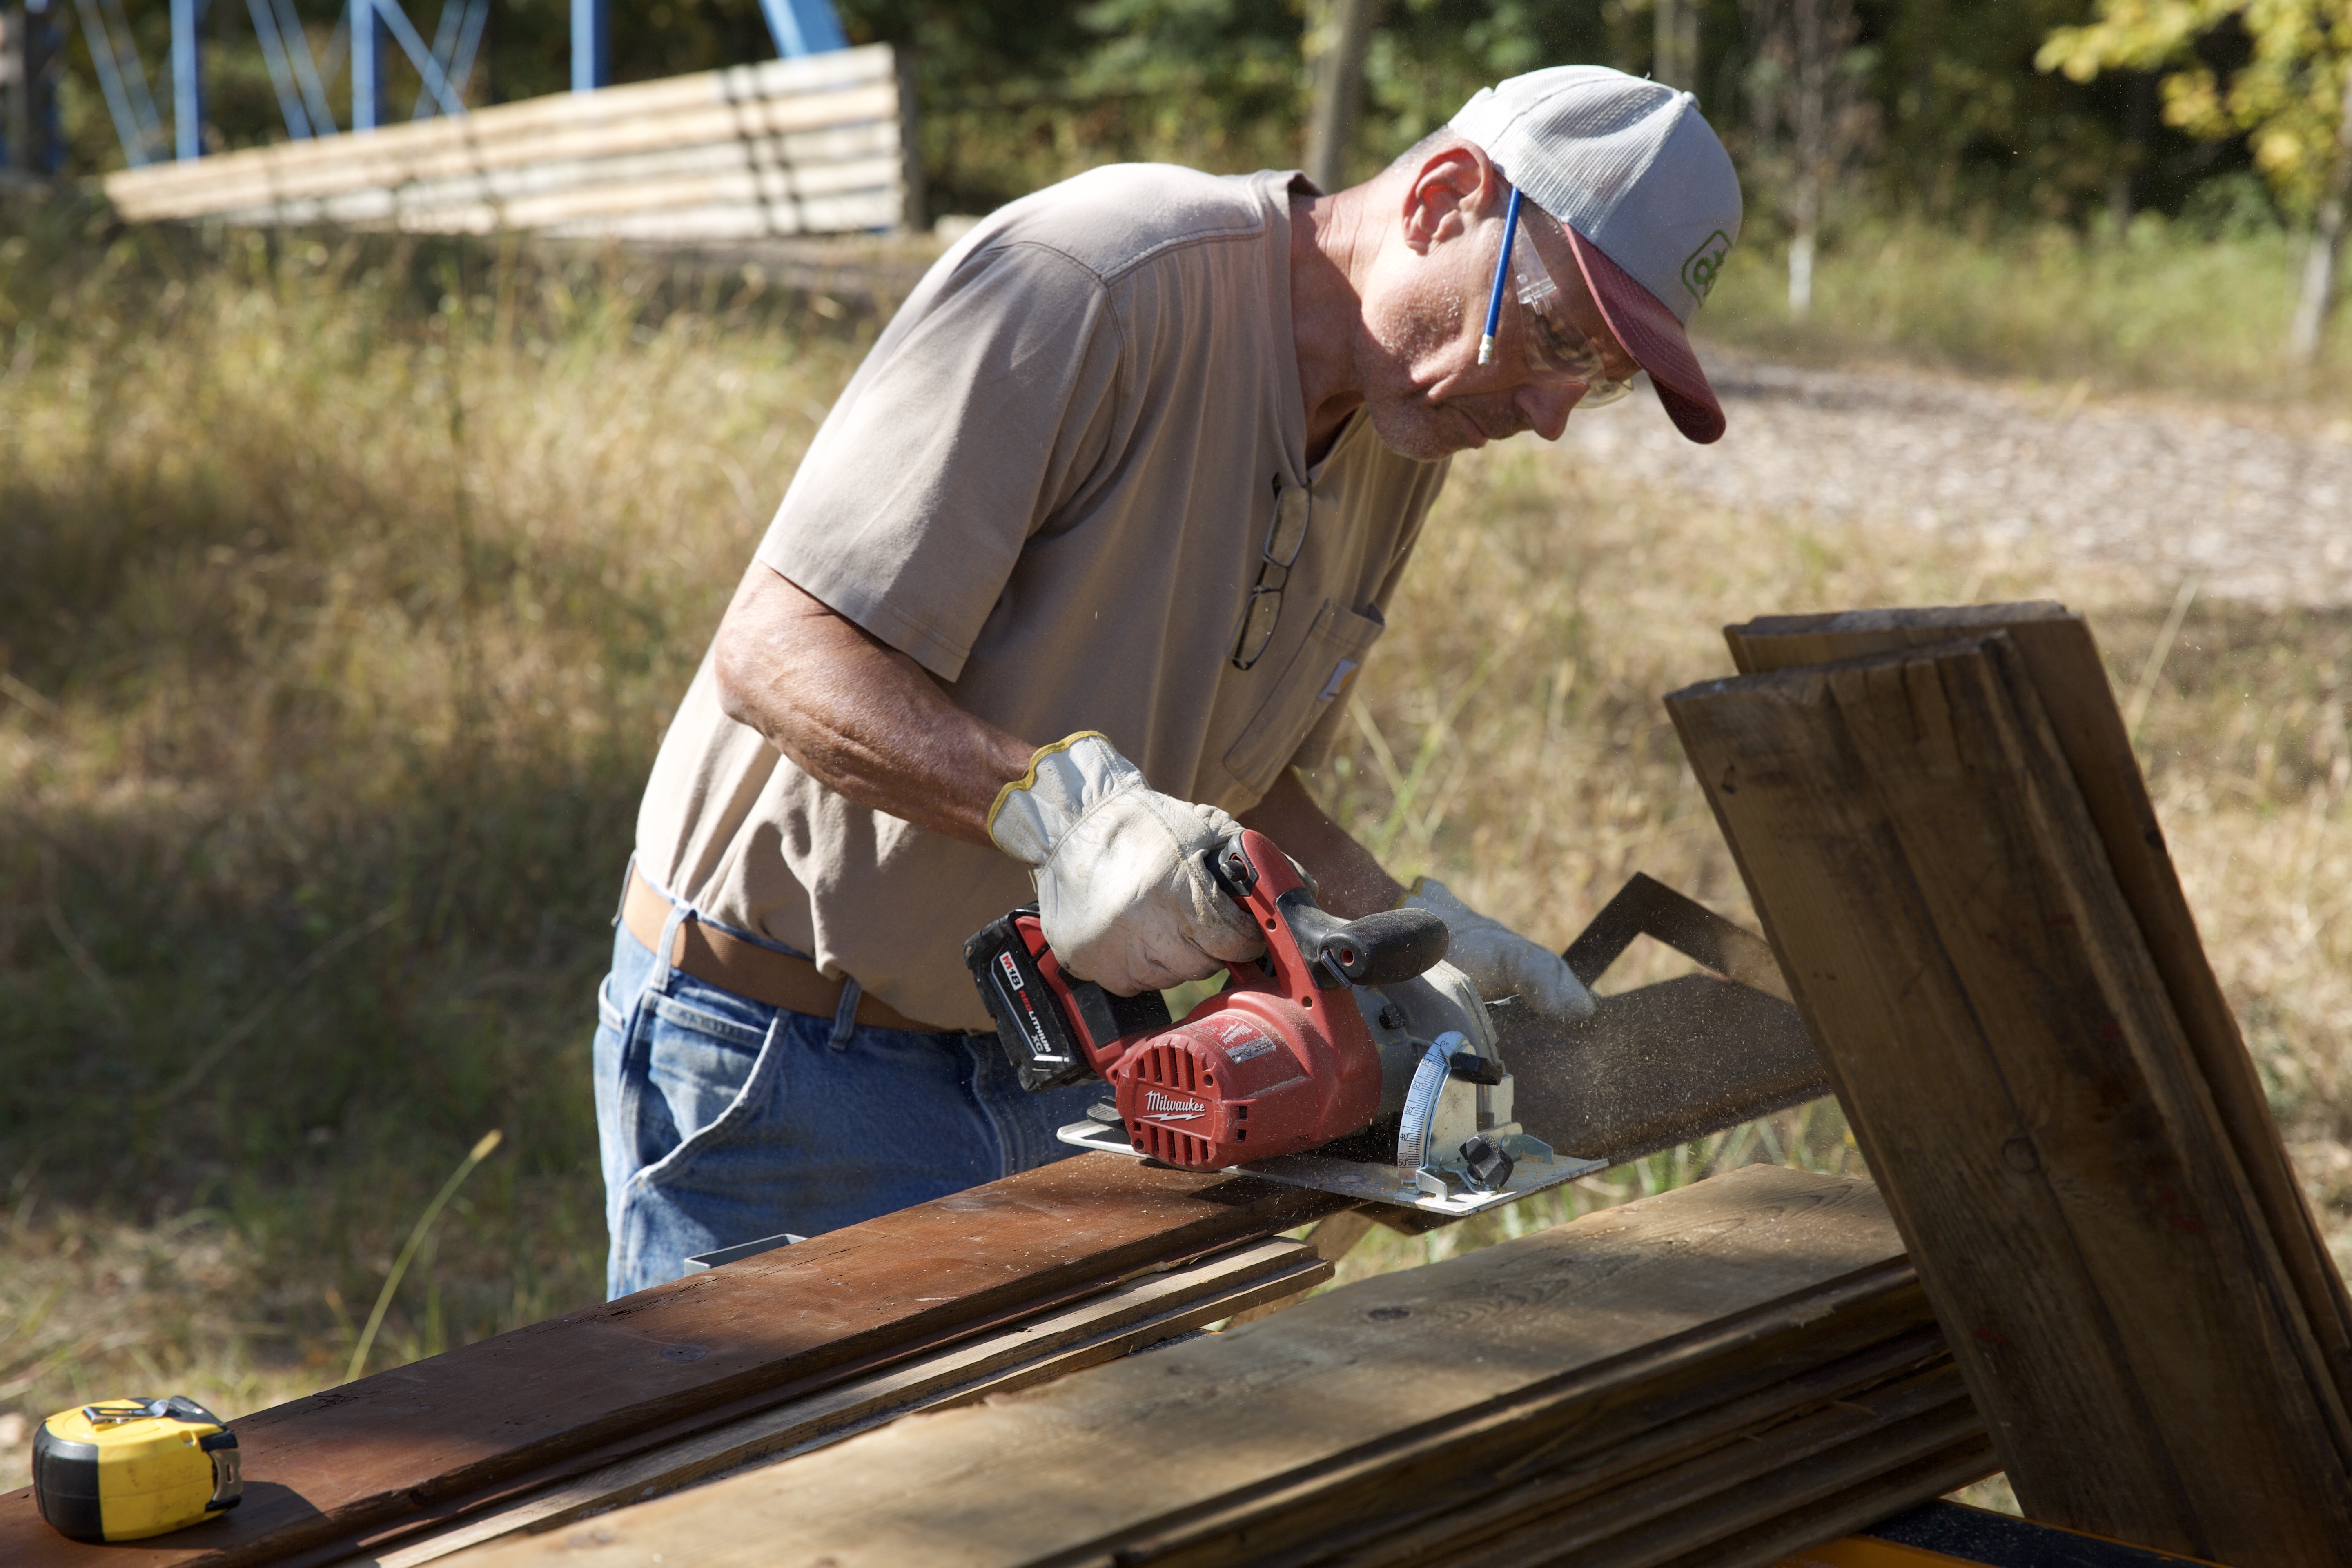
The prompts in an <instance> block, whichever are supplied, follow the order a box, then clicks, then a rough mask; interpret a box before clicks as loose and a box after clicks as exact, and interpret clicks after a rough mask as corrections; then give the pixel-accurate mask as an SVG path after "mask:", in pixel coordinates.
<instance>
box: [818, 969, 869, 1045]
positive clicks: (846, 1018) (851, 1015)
mask: <svg viewBox="0 0 2352 1568" xmlns="http://www.w3.org/2000/svg"><path fill="white" fill-rule="evenodd" d="M865 995H866V987H864V986H863V985H860V984H857V976H856V975H854V974H845V975H843V976H842V977H841V1002H840V1004H839V1005H837V1006H835V1008H834V1010H833V1037H832V1038H831V1039H828V1040H827V1041H825V1044H826V1045H828V1046H831V1047H833V1048H834V1049H835V1050H836V1051H845V1050H847V1049H848V1048H849V1037H850V1036H852V1035H854V1034H856V1032H857V1004H858V1003H859V1002H860V1001H861V1000H863V999H864V997H865Z"/></svg>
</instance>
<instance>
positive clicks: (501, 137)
mask: <svg viewBox="0 0 2352 1568" xmlns="http://www.w3.org/2000/svg"><path fill="white" fill-rule="evenodd" d="M910 102H911V100H910V99H909V98H908V96H907V95H906V94H905V93H904V92H903V91H902V89H901V83H900V81H899V78H898V68H897V64H896V60H895V57H894V56H893V54H892V52H891V50H890V48H889V47H888V46H887V45H881V44H877V45H873V46H870V47H866V48H857V49H844V50H839V51H836V52H834V53H830V54H822V55H809V56H805V57H803V58H798V59H782V60H771V61H769V62H767V63H766V64H764V65H758V66H746V67H741V68H735V69H730V70H719V71H705V72H701V73H698V74H697V75H693V76H681V77H670V78H667V79H663V80H660V81H649V82H639V83H635V84H634V85H630V86H626V87H613V88H604V89H600V90H598V91H595V92H587V93H559V94H555V95H553V96H551V97H547V98H537V99H530V100H526V101H523V102H520V103H508V104H499V105H496V106H494V107H491V108H488V109H481V110H475V111H474V112H472V113H470V114H465V115H459V116H454V117H450V118H446V119H438V118H436V119H433V120H425V121H415V122H413V123H410V124H405V125H394V126H387V127H384V128H383V129H381V130H377V131H370V132H356V133H353V134H351V135H346V136H328V137H321V138H319V139H316V140H313V141H308V142H286V143H282V144H279V145H277V146H270V147H256V148H250V149H247V150H246V151H243V152H237V153H222V154H219V155H217V156H215V157H209V158H203V159H199V160H196V161H194V162H190V163H159V164H151V165H149V166H147V167H145V168H140V169H129V170H125V171H123V172H122V173H121V174H111V175H110V176H108V178H107V181H106V194H107V197H108V199H109V200H110V201H111V202H113V204H114V205H115V208H116V210H117V211H119V212H120V213H121V215H122V216H124V217H126V218H129V219H131V220H132V221H134V222H143V221H150V220H153V219H158V218H195V217H211V218H218V219H221V220H223V221H226V222H229V223H239V224H257V225H281V224H313V223H331V224H340V225H347V226H355V227H362V228H391V229H401V230H405V231H409V232H415V233H440V234H455V233H466V234H480V233H487V232H488V231H491V230H494V229H535V230H539V231H541V232H543V233H546V234H551V235H559V236H562V235H572V236H592V235H595V236H603V235H608V236H614V237H624V238H632V239H644V240H687V239H694V240H709V239H750V238H760V237H770V236H780V235H797V234H838V233H847V232H851V231H855V230H861V229H881V228H892V227H897V226H902V225H911V224H919V222H920V215H919V213H918V212H917V211H916V210H915V209H916V208H917V207H919V205H920V203H919V189H918V185H917V184H916V182H915V181H913V180H912V179H911V178H910V168H911V165H910V164H909V163H908V158H909V156H910V154H911V150H912V148H913V145H914V142H913V138H912V136H911V135H909V134H908V123H907V121H908V109H909V104H910Z"/></svg>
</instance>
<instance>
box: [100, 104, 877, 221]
mask: <svg viewBox="0 0 2352 1568" xmlns="http://www.w3.org/2000/svg"><path fill="white" fill-rule="evenodd" d="M898 152H899V146H898V128H897V127H896V126H895V125H892V124H888V123H881V124H870V125H855V126H845V127H838V128H835V129H831V130H827V131H823V132H812V133H809V134H806V135H800V136H790V137H780V138H774V139H772V140H766V139H763V140H752V141H745V140H742V139H740V138H729V139H726V140H724V141H717V142H693V143H691V144H688V145H682V146H677V147H667V148H657V149H655V150H652V151H644V152H635V153H613V154H609V155H607V154H599V155H596V156H593V157H579V158H550V159H544V160H541V161H537V162H532V163H520V164H515V165H511V166H506V165H500V166H494V167H486V168H475V169H468V170H467V171H466V172H465V173H464V174H459V175H456V176H453V177H451V178H448V179H436V180H417V181H410V182H402V183H384V184H377V185H373V186H370V187H368V188H369V189H370V190H373V191H382V192H387V193H389V194H390V195H389V199H390V200H391V201H392V203H393V204H394V205H396V206H412V205H413V206H437V205H448V204H452V203H485V202H502V201H516V200H521V199H524V198H529V197H536V196H544V195H552V194H556V193H560V192H569V191H576V190H579V189H582V188H583V187H593V186H597V185H609V184H626V183H629V182H633V181H645V180H653V179H663V178H671V177H676V176H681V175H685V176H699V175H710V174H746V175H753V176H756V177H758V178H760V179H761V180H763V181H766V182H768V183H770V184H777V183H779V182H782V183H786V184H789V185H790V186H792V187H793V188H796V189H800V190H804V191H809V192H816V191H826V192H833V191H843V190H857V189H862V188H869V187H871V188H880V187H891V188H895V187H896V185H897V184H898V174H897V172H896V171H895V170H894V169H891V168H888V167H887V163H888V161H889V160H892V159H894V158H896V157H897V156H898ZM877 165H885V166H882V167H877ZM347 184H348V182H347V181H345V180H342V179H334V180H327V181H320V182H319V183H318V186H317V190H316V192H315V193H313V192H306V191H303V190H301V189H299V188H296V187H293V186H291V185H290V184H285V183H278V184H272V183H270V182H269V181H268V180H264V179H254V180H248V181H243V182H239V183H231V182H226V181H224V182H221V183H220V184H213V185H207V186H205V188H204V190H203V192H202V195H204V197H205V201H206V202H207V204H209V205H215V206H217V207H218V208H219V209H220V210H222V211H223V212H236V211H243V210H247V208H248V207H252V208H276V209H280V210H283V211H285V212H286V213H288V214H289V216H306V217H320V218H332V217H335V216H339V209H338V208H337V206H336V205H335V204H337V203H339V202H343V201H348V200H349V199H351V197H352V195H353V194H354V193H353V192H352V191H351V190H349V189H346V188H345V187H346V185H347ZM780 188H781V187H780ZM141 216H152V214H150V213H142V215H141Z"/></svg>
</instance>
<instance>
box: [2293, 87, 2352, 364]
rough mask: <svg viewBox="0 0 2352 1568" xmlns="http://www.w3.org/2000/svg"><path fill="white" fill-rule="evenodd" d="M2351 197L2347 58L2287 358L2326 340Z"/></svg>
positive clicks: (2302, 356)
mask: <svg viewBox="0 0 2352 1568" xmlns="http://www.w3.org/2000/svg"><path fill="white" fill-rule="evenodd" d="M2347 202H2352V62H2347V65H2346V66H2345V68H2344V94H2343V97H2342V98H2341V99H2340V100H2338V101H2337V104H2336V164H2335V167H2334V168H2332V169H2331V170H2329V171H2328V175H2327V190H2326V194H2325V195H2322V196H2321V197H2320V199H2319V212H2318V214H2317V216H2316V220H2315V222H2314V223H2313V225H2312V227H2311V250H2310V252H2309V254H2308V255H2306V256H2305V258H2304V264H2303V298H2302V299H2301V300H2298V301H2297V302H2296V304H2295V308H2294V325H2293V326H2291V327H2289V328H2288V329H2287V337H2286V353H2287V358H2288V359H2289V360H2290V361H2292V362H2293V363H2295V364H2298V365H2308V364H2311V363H2315V361H2317V359H2318V358H2319V348H2320V344H2321V343H2323V342H2326V337H2327V319H2328V317H2329V316H2330V315H2332V314H2333V313H2334V312H2335V309H2336V265H2337V263H2338V262H2339V261H2340V260H2341V258H2342V257H2343V254H2344V221H2345V212H2344V209H2345V206H2346V204H2347Z"/></svg>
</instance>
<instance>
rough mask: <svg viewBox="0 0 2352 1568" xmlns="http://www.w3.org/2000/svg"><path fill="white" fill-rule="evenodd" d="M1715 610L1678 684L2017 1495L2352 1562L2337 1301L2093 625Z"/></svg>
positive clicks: (1694, 748)
mask: <svg viewBox="0 0 2352 1568" xmlns="http://www.w3.org/2000/svg"><path fill="white" fill-rule="evenodd" d="M1730 637H1731V642H1732V647H1733V649H1734V652H1735V655H1736V656H1737V657H1738V660H1739V662H1740V665H1741V667H1742V668H1744V669H1747V670H1750V671H1754V672H1758V673H1751V674H1749V675H1747V676H1744V677H1741V678H1738V679H1729V680H1721V681H1714V682H1709V683H1706V684H1705V685H1701V686H1696V687H1692V688H1689V689H1685V690H1684V691H1680V692H1677V693H1675V694H1674V695H1673V696H1671V697H1669V698H1668V699H1667V707H1668V709H1669V710H1670V711H1671V712H1672V714H1673V716H1674V719H1675V724H1676V727H1677V728H1678V730H1679V731H1681V733H1682V737H1683V741H1684V745H1685V750H1686V752H1687V753H1688V754H1689V756H1690V758H1691V762H1692V765H1693V767H1694V768H1695V769H1696V773H1697V774H1698V777H1699V778H1700V780H1701V781H1702V783H1703V784H1704V785H1705V787H1706V790H1707V793H1708V796H1709V799H1710V800H1711V801H1712V802H1713V804H1714V806H1715V809H1716V812H1717V816H1718V818H1719V819H1720V820H1721V822H1722V824H1723V826H1724V830H1725V833H1726V836H1727V837H1728V838H1729V840H1730V842H1731V846H1732V848H1733V852H1734V855H1735V857H1736V858H1738V862H1739V865H1740V869H1741V873H1742V875H1743V876H1744V877H1745V878H1746V879H1747V882H1748V889H1749V891H1750V893H1751V894H1752V895H1753V897H1754V899H1755V901H1756V905H1757V909H1758V911H1759V915H1760V916H1761V917H1762V920H1763V922H1764V925H1765V929H1766V931H1767V933H1768V934H1769V936H1770V938H1771V939H1772V942H1773V943H1774V946H1775V948H1776V949H1777V950H1778V952H1779V953H1780V960H1781V964H1782V967H1783V969H1784V970H1785V971H1786V972H1787V975H1788V978H1789V981H1790V985H1791V988H1792V990H1793V992H1794V994H1795V997H1796V1000H1797V1003H1798V1005H1799V1006H1800V1008H1801V1010H1802V1012H1803V1014H1804V1016H1805V1019H1806V1022H1807V1024H1808V1026H1809V1028H1810V1032H1811V1035H1812V1037H1813V1038H1814V1039H1815V1041H1816V1042H1817V1043H1818V1045H1819V1046H1820V1048H1821V1050H1822V1056H1823V1058H1824V1059H1825V1061H1826V1064H1827V1066H1828V1068H1829V1070H1830V1073H1831V1076H1832V1079H1834V1080H1835V1082H1836V1084H1837V1086H1838V1091H1839V1094H1840V1097H1841V1099H1842V1100H1843V1102H1844V1105H1845V1108H1846V1111H1847V1114H1848V1116H1849V1117H1850V1118H1851V1120H1852V1121H1853V1127H1854V1131H1855V1135H1856V1137H1857V1139H1858V1140H1859V1141H1860V1142H1861V1144H1862V1148H1863V1152H1864V1155H1865V1156H1866V1157H1867V1158H1868V1160H1869V1161H1870V1163H1871V1168H1872V1171H1873V1172H1874V1174H1875V1175H1877V1177H1878V1178H1879V1180H1880V1181H1881V1182H1882V1183H1883V1184H1885V1190H1886V1194H1887V1203H1888V1205H1889V1207H1890V1208H1891V1209H1892V1210H1893V1212H1894V1215H1895V1220H1896V1222H1897V1223H1898V1224H1899V1225H1900V1226H1901V1227H1902V1230H1903V1234H1904V1236H1905V1237H1906V1240H1907V1241H1908V1242H1909V1243H1910V1247H1911V1253H1912V1257H1913V1258H1914V1260H1915V1262H1916V1264H1917V1267H1918V1268H1919V1272H1920V1276H1921V1278H1922V1279H1923V1281H1924V1283H1925V1284H1926V1287H1927V1292H1928V1294H1929V1296H1930V1297H1931V1298H1932V1299H1933V1300H1934V1301H1935V1303H1936V1307H1937V1315H1938V1316H1939V1318H1940V1319H1941V1320H1942V1321H1943V1322H1944V1324H1945V1325H1946V1327H1947V1330H1948V1333H1949V1334H1950V1337H1951V1341H1952V1344H1953V1349H1954V1352H1955V1353H1956V1355H1957V1357H1958V1362H1959V1365H1960V1368H1961V1371H1962V1372H1963V1373H1964V1374H1965V1375H1966V1377H1967V1380H1968V1384H1969V1389H1970V1391H1971V1392H1972V1393H1973V1394H1974V1395H1975V1398H1976V1401H1977V1405H1978V1406H1979V1408H1980V1409H1981V1410H1982V1411H1983V1412H1984V1413H1985V1415H1986V1419H1987V1422H1988V1425H1989V1426H1990V1430H1991V1432H1992V1434H1993V1436H1994V1439H1995V1441H1996V1443H1997V1445H1998V1447H2000V1452H2001V1458H2002V1459H2003V1461H2004V1465H2005V1468H2007V1469H2008V1471H2009V1474H2010V1478H2011V1481H2012V1483H2013V1484H2014V1485H2015V1487H2016V1489H2017V1492H2018V1497H2019V1500H2020V1501H2021V1503H2022V1504H2023V1505H2024V1507H2025V1509H2026V1511H2027V1512H2028V1513H2029V1514H2031V1515H2032V1516H2034V1517H2037V1518H2041V1519H2045V1520H2048V1521H2051V1522H2053V1523H2056V1524H2061V1525H2066V1526H2071V1527H2074V1528H2077V1529H2082V1530H2087V1531H2095V1532H2097V1533H2100V1534H2105V1535H2111V1536H2116V1537H2118V1538H2121V1539H2124V1540H2128V1541H2135V1542H2142V1543H2145V1544H2147V1545H2150V1546H2155V1547H2159V1548H2163V1549H2166V1550H2170V1551H2176V1552H2186V1553H2189V1554H2192V1555H2195V1556H2199V1557H2204V1558H2210V1559H2218V1560H2220V1561H2222V1562H2230V1563H2265V1564H2273V1563H2275V1564H2289V1563H2333V1562H2337V1561H2340V1560H2341V1556H2342V1552H2343V1549H2344V1543H2345V1542H2347V1540H2352V1482H2347V1457H2352V1441H2347V1420H2346V1408H2347V1399H2346V1377H2345V1373H2346V1365H2347V1363H2346V1358H2345V1346H2346V1344H2347V1323H2352V1317H2347V1312H2346V1310H2345V1307H2344V1295H2343V1290H2342V1286H2341V1284H2340V1281H2338V1279H2336V1274H2335V1271H2334V1269H2333V1268H2332V1267H2330V1265H2329V1263H2328V1260H2327V1258H2326V1253H2325V1251H2324V1250H2323V1249H2322V1248H2321V1247H2320V1246H2319V1241H2318V1234H2317V1229H2316V1226H2315V1224H2314V1223H2313V1221H2312V1218H2311V1215H2309V1213H2308V1211H2307V1209H2306V1208H2305V1205H2304V1203H2303V1200H2302V1197H2301V1195H2300V1194H2299V1192H2298V1191H2297V1190H2296V1188H2295V1186H2294V1181H2293V1178H2292V1173H2291V1172H2290V1171H2289V1169H2288V1166H2287V1163H2286V1157H2285V1152H2284V1149H2283V1147H2282V1146H2281V1144H2280V1142H2279V1137H2278V1132H2277V1130H2276V1127H2275V1126H2274V1124H2273V1122H2272V1121H2271V1118H2270V1116H2269V1114H2268V1111H2267V1109H2266V1107H2265V1106H2264V1104H2263V1100H2262V1097H2261V1093H2260V1086H2259V1083H2258V1081H2257V1079H2256V1078H2255V1076H2254V1071H2253V1068H2252V1063H2251V1061H2249V1060H2248V1059H2247V1058H2246V1054H2245V1050H2244V1047H2243V1046H2242V1043H2241V1042H2240V1040H2239V1038H2238V1036H2237V1033H2236V1029H2235V1026H2234V1024H2233V1023H2232V1022H2231V1017H2230V1014H2229V1011H2228V1008H2227V1007H2226V1005H2223V1004H2222V1001H2221V995H2220V992H2219V988H2218V986H2216V985H2215V984H2214V982H2213V978H2212V974H2211V971H2210V968H2209V967H2208V966H2207V965H2206V963H2205V962H2204V958H2203V955H2202V952H2201V951H2200V948H2199V946H2198V943H2197V938H2196V933H2195V928H2194V926H2193V924H2192V923H2191V922H2190V920H2189V911H2188V908H2187V904H2186V901H2185V900H2183V898H2182V897H2181V894H2180V889H2179V882H2178V879H2176V878H2175V877H2174V876H2173V874H2172V869H2171V867H2170V864H2169V861H2168V858H2166V856H2165V852H2164V847H2163V838H2162V836H2161V835H2160V833H2158V831H2157V830H2156V825H2155V816H2154V812H2153V809H2152V808H2151V807H2150V806H2149V805H2148V802H2147V793H2146V789H2145V786H2144V784H2142V782H2141V780H2140V777H2139V773H2138V770H2137V765H2136V763H2134V761H2133V759H2132V755H2131V751H2130V746H2129V742H2128V739H2127V737H2126V734H2125V732H2124V729H2123V725H2122V722H2121V720H2120V718H2119V716H2118V715H2117V714H2116V709H2115V704H2114V700H2113V697H2112V695H2111V693H2110V691H2109V689H2108V687H2107V683H2106V679H2105V671H2104V669H2103V668H2102V667H2101V665H2100V662H2099V659H2098V657H2097V652H2096V649H2095V647H2094V646H2093V644H2092V641H2091V637H2090V634H2089V632H2088V630H2087V628H2085V627H2084V626H2083V624H2082V623H2081V621H2080V620H2079V619H2078V618H2076V617H2074V616H2069V615H2067V614H2066V613H2065V612H2064V611H2063V609H2062V608H2060V607H2059V606H2056V605H2011V606H1998V607H1993V608H1990V609H1981V610H1976V611H1967V612H1879V613H1873V614H1869V615H1863V616H1829V617H1816V618H1806V619H1781V620H1773V621H1759V622H1757V623H1754V624H1752V625H1750V626H1743V627H1737V628H1734V629H1733V630H1732V632H1731V633H1730ZM1766 671H1770V672H1771V673H1763V672H1766Z"/></svg>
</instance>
